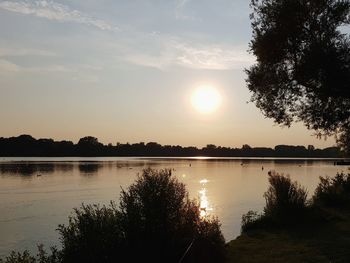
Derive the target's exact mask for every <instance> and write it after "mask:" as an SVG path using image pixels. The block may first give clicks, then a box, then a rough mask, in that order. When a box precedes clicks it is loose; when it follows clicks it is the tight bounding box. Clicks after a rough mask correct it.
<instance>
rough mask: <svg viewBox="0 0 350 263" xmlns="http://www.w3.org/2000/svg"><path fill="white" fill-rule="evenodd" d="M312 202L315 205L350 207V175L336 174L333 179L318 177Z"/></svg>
mask: <svg viewBox="0 0 350 263" xmlns="http://www.w3.org/2000/svg"><path fill="white" fill-rule="evenodd" d="M313 201H314V203H315V204H316V205H325V206H334V207H337V206H350V174H347V175H345V174H344V173H337V175H336V176H335V177H334V178H330V177H328V176H327V177H320V183H319V184H318V186H317V188H316V190H315V194H314V196H313Z"/></svg>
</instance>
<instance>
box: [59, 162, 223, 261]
mask: <svg viewBox="0 0 350 263" xmlns="http://www.w3.org/2000/svg"><path fill="white" fill-rule="evenodd" d="M59 232H60V234H61V241H62V244H63V250H62V254H63V260H64V262H116V261H127V262H141V261H146V262H148V261H150V262H152V261H153V262H178V261H179V259H180V258H181V257H182V256H183V255H184V253H185V251H186V250H187V248H188V247H191V249H190V250H189V251H188V253H187V254H186V256H185V257H184V262H185V261H187V260H191V261H194V262H196V261H198V259H199V258H200V259H203V262H220V261H222V260H223V255H224V245H225V241H224V238H223V236H222V233H221V231H220V224H219V222H218V220H217V219H216V218H201V217H200V209H199V205H198V203H197V202H195V201H193V200H190V199H189V197H188V192H187V190H186V188H185V185H184V184H183V183H180V182H178V180H177V179H176V178H175V177H173V176H172V175H171V170H159V171H157V170H152V169H146V170H144V171H143V173H142V174H141V175H140V176H139V177H138V178H137V180H136V182H135V183H134V184H132V185H131V186H130V187H129V188H128V189H127V190H122V193H121V196H120V205H119V208H117V207H116V205H115V204H114V203H111V205H110V206H108V207H106V206H103V207H99V206H96V205H94V206H84V205H83V206H82V207H81V208H80V209H76V210H75V214H74V215H73V216H72V217H70V219H69V224H68V226H64V225H60V226H59ZM190 245H191V246H190Z"/></svg>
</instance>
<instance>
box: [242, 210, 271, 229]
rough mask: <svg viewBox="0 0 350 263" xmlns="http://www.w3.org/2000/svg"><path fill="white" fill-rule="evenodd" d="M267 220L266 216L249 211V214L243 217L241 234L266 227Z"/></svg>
mask: <svg viewBox="0 0 350 263" xmlns="http://www.w3.org/2000/svg"><path fill="white" fill-rule="evenodd" d="M265 219H266V217H265V215H264V214H258V212H256V211H251V210H250V211H248V213H246V214H243V215H242V226H241V233H244V232H247V231H248V230H252V229H256V228H261V227H264V222H265V221H266V220H265Z"/></svg>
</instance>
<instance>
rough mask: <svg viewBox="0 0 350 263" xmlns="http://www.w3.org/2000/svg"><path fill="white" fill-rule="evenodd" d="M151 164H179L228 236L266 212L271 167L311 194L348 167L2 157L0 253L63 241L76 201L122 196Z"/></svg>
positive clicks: (271, 162)
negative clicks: (251, 215) (62, 229)
mask: <svg viewBox="0 0 350 263" xmlns="http://www.w3.org/2000/svg"><path fill="white" fill-rule="evenodd" d="M147 167H152V168H157V169H161V168H172V169H174V174H175V175H176V176H177V177H178V178H179V179H180V180H181V181H183V182H184V183H186V185H187V187H188V190H189V192H190V195H191V196H192V197H195V198H198V199H199V200H200V201H201V206H202V207H205V208H206V211H207V213H211V214H215V215H217V216H218V217H219V219H220V221H221V222H222V230H223V232H224V235H225V238H226V240H227V241H228V240H231V239H233V238H235V237H236V236H237V235H238V234H239V232H240V223H241V216H242V214H243V213H246V212H247V211H248V210H257V211H262V208H263V206H264V198H263V193H264V192H265V191H266V189H267V172H268V171H269V170H275V171H277V172H281V173H284V174H289V175H290V176H291V178H292V179H295V180H298V181H299V182H300V183H301V184H302V185H304V186H306V187H307V188H308V190H309V193H311V194H312V193H313V191H314V189H315V187H316V185H317V183H318V177H319V176H326V175H329V176H334V175H335V174H336V172H340V171H347V167H339V166H334V165H333V160H312V159H307V160H296V159H215V158H209V159H203V158H187V159H164V158H161V159H158V158H147V159H143V158H142V159H140V158H84V159H79V158H25V159H24V158H2V159H0V258H1V257H3V256H4V255H7V254H8V253H9V251H11V250H13V249H16V250H23V249H29V250H31V251H35V248H36V244H37V243H43V244H45V245H46V246H51V245H58V244H59V243H58V234H57V232H56V230H55V229H56V228H57V226H58V224H62V223H66V222H67V217H68V216H69V215H70V214H71V212H72V209H73V208H74V207H77V206H79V205H80V204H81V203H83V202H84V203H85V204H88V203H100V204H108V203H109V201H110V200H112V199H113V200H118V197H119V194H120V189H121V187H124V188H126V187H127V186H128V185H130V184H131V183H132V182H133V181H134V180H135V178H136V176H137V173H139V172H140V171H141V170H142V169H144V168H147ZM262 167H263V168H264V169H262Z"/></svg>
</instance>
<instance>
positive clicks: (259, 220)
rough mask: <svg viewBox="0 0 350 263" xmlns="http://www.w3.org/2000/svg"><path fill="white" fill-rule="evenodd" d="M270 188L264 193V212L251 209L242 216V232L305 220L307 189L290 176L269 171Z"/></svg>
mask: <svg viewBox="0 0 350 263" xmlns="http://www.w3.org/2000/svg"><path fill="white" fill-rule="evenodd" d="M269 183H270V186H269V188H268V190H267V191H266V192H265V193H264V197H265V200H266V205H265V207H264V212H263V213H262V214H258V213H257V212H255V211H249V212H248V213H247V214H244V215H243V216H242V226H241V232H242V233H244V232H247V231H249V230H253V229H256V228H269V227H271V226H281V225H285V226H286V225H291V224H294V223H300V222H301V221H302V220H304V219H305V218H304V216H305V212H306V210H307V209H306V208H307V191H306V189H305V188H304V187H301V186H300V185H299V184H298V183H297V182H292V181H291V179H290V177H289V176H284V175H283V174H282V175H280V174H278V173H276V172H274V171H272V172H269Z"/></svg>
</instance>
